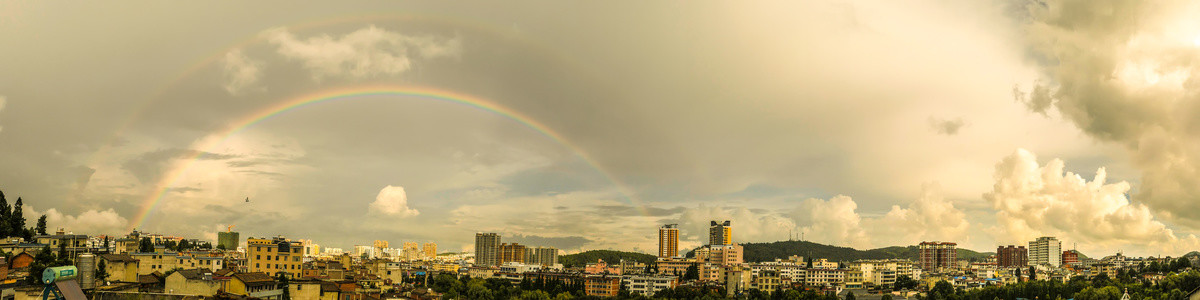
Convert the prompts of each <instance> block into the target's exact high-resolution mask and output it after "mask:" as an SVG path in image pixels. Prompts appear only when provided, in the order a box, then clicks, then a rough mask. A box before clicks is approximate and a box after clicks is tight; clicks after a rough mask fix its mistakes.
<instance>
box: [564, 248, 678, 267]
mask: <svg viewBox="0 0 1200 300" xmlns="http://www.w3.org/2000/svg"><path fill="white" fill-rule="evenodd" d="M597 259H603V260H604V262H607V263H611V264H616V263H617V262H619V261H621V259H625V260H633V261H637V262H640V263H644V264H649V263H653V262H654V260H655V259H656V257H655V256H654V255H650V254H645V253H638V252H625V251H615V250H590V251H584V252H580V253H576V254H567V255H562V256H559V257H558V263H561V264H563V266H566V267H582V266H584V265H586V264H587V263H594V262H596V260H597Z"/></svg>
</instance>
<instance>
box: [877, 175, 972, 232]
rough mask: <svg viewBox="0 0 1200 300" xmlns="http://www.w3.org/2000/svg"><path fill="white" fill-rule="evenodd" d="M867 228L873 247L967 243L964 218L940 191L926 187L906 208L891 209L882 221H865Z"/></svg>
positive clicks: (930, 185)
mask: <svg viewBox="0 0 1200 300" xmlns="http://www.w3.org/2000/svg"><path fill="white" fill-rule="evenodd" d="M865 224H866V227H867V228H871V230H872V234H871V236H872V238H873V239H874V240H875V241H876V244H877V245H906V244H911V243H913V242H914V241H956V242H959V243H960V244H962V243H964V242H966V241H967V240H969V239H970V235H969V234H968V229H970V227H971V224H970V222H967V218H966V214H964V213H963V211H962V210H959V209H958V208H956V207H954V203H952V202H950V201H948V200H946V199H945V198H943V197H942V193H941V187H940V186H938V185H937V184H927V185H925V186H924V187H923V188H922V189H921V196H920V197H918V198H917V200H916V201H913V203H912V204H909V206H908V207H907V208H901V207H900V206H899V205H893V206H892V209H891V210H890V211H888V212H887V214H885V215H884V216H883V217H881V218H877V219H868V220H867V222H865Z"/></svg>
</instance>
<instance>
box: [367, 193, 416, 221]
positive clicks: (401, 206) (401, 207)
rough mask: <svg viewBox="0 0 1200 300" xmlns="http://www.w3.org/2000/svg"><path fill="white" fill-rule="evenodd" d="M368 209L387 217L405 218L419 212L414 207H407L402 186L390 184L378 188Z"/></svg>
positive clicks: (406, 195) (406, 196) (406, 197)
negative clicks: (380, 188) (377, 193)
mask: <svg viewBox="0 0 1200 300" xmlns="http://www.w3.org/2000/svg"><path fill="white" fill-rule="evenodd" d="M368 209H369V211H370V212H371V213H373V214H379V215H383V216H388V217H401V218H405V217H412V216H416V215H419V214H421V212H419V211H417V210H416V209H412V208H409V207H408V194H406V193H405V192H404V187H399V186H391V185H389V186H386V187H384V188H383V189H382V190H379V195H377V196H375V202H371V204H370V206H369V208H368Z"/></svg>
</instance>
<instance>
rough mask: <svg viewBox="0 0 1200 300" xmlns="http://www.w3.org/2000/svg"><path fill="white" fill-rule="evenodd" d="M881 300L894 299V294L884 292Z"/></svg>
mask: <svg viewBox="0 0 1200 300" xmlns="http://www.w3.org/2000/svg"><path fill="white" fill-rule="evenodd" d="M879 300H892V294H883V297H879Z"/></svg>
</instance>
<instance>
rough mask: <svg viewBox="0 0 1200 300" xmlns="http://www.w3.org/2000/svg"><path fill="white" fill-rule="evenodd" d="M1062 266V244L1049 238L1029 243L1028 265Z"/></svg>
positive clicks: (1044, 237)
mask: <svg viewBox="0 0 1200 300" xmlns="http://www.w3.org/2000/svg"><path fill="white" fill-rule="evenodd" d="M1041 264H1046V265H1049V266H1052V267H1058V266H1061V265H1062V242H1061V241H1059V240H1058V239H1056V238H1054V237H1051V236H1043V237H1040V238H1037V240H1034V241H1032V242H1029V265H1030V266H1036V265H1041Z"/></svg>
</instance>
